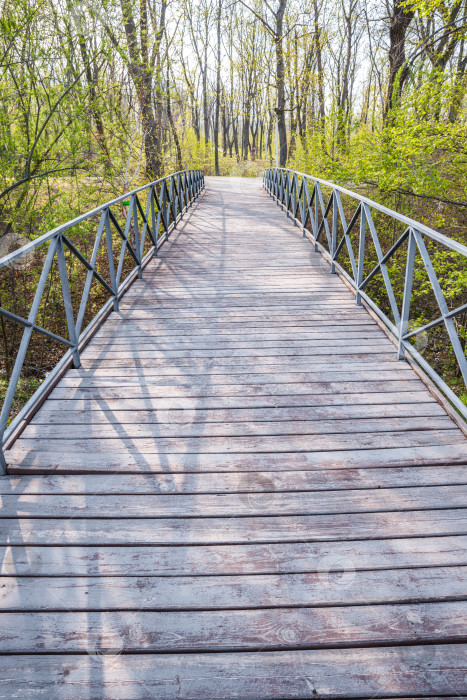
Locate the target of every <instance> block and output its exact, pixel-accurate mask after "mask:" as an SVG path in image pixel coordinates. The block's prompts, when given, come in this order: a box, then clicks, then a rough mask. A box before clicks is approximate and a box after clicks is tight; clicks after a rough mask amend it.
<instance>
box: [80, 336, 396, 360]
mask: <svg viewBox="0 0 467 700" xmlns="http://www.w3.org/2000/svg"><path fill="white" fill-rule="evenodd" d="M361 345H362V340H361V339H359V338H348V339H336V340H333V341H332V342H331V341H330V340H316V341H311V340H307V341H305V340H297V341H295V340H294V339H293V338H290V339H289V340H284V341H279V340H277V341H276V340H271V341H267V340H258V341H254V342H251V343H249V342H248V341H247V340H245V341H240V342H238V343H236V342H233V341H228V342H213V343H207V342H204V341H199V342H197V341H194V340H192V341H190V340H189V339H177V340H174V339H172V340H168V341H164V340H161V341H160V342H157V343H155V344H154V345H153V346H151V345H149V346H148V345H147V344H145V345H144V346H142V347H139V346H136V347H131V348H130V349H129V350H126V349H125V348H122V349H120V348H119V347H115V346H113V345H112V346H111V347H110V348H106V347H103V348H102V347H101V346H97V345H96V346H94V345H89V346H88V347H87V348H86V350H85V351H84V352H83V355H86V357H87V358H88V359H90V358H91V357H99V358H103V357H110V356H111V355H113V354H115V355H117V356H118V357H121V358H125V357H127V358H128V357H130V358H131V357H152V355H156V356H157V353H158V352H161V351H164V352H165V351H167V352H168V353H171V352H178V351H180V350H182V351H183V350H185V349H189V350H190V351H193V352H203V353H206V352H209V353H211V354H212V353H214V355H216V354H217V353H219V356H221V353H225V352H229V353H231V352H232V351H234V350H235V352H236V351H237V350H238V351H239V352H240V351H242V352H244V351H246V350H252V351H253V353H258V352H259V353H260V354H261V352H263V351H264V350H268V349H271V348H274V349H277V350H286V351H287V352H291V354H293V351H294V350H298V349H300V348H307V349H308V351H309V352H314V351H315V350H316V351H321V353H323V351H325V349H326V348H330V347H332V350H333V352H335V353H336V354H339V352H338V351H339V350H340V349H345V350H349V349H351V348H358V349H360V347H361ZM365 347H368V348H371V349H372V350H373V351H375V352H380V351H381V350H384V349H385V348H389V349H390V350H391V351H393V350H394V346H392V345H391V344H390V343H389V341H388V340H387V339H384V338H376V337H375V338H374V339H372V340H371V341H369V342H366V341H365ZM200 357H203V355H200Z"/></svg>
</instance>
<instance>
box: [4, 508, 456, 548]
mask: <svg viewBox="0 0 467 700" xmlns="http://www.w3.org/2000/svg"><path fill="white" fill-rule="evenodd" d="M466 533H467V509H465V508H464V509H462V508H459V509H451V510H432V511H430V510H426V511H402V512H400V513H397V512H396V513H394V512H390V513H374V512H372V513H350V514H346V515H341V514H338V515H307V516H306V515H302V516H266V517H260V516H252V517H248V518H228V517H227V518H188V519H183V518H153V519H144V518H139V519H133V520H132V519H120V518H118V517H114V518H113V519H112V518H109V519H100V520H99V519H84V518H65V519H59V518H56V519H51V520H45V519H38V518H21V519H19V518H12V519H8V518H4V519H0V543H1V544H3V545H7V544H8V545H22V544H37V545H44V544H47V545H56V544H60V545H62V544H86V545H98V544H100V545H110V544H119V545H124V544H127V545H130V544H135V545H136V544H161V545H183V544H210V543H212V544H235V543H239V544H241V543H246V542H258V543H261V542H265V543H267V542H290V541H292V542H297V541H299V542H300V541H304V542H305V541H307V542H318V541H333V540H342V541H343V540H367V539H380V538H382V537H386V538H394V537H413V536H431V537H434V536H436V535H460V534H466Z"/></svg>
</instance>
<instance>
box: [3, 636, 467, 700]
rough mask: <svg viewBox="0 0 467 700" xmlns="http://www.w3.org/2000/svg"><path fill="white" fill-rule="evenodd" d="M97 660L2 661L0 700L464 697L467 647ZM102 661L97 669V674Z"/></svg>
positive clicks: (106, 656)
mask: <svg viewBox="0 0 467 700" xmlns="http://www.w3.org/2000/svg"><path fill="white" fill-rule="evenodd" d="M96 647H97V648H96V651H95V653H94V654H92V655H91V654H84V655H72V654H70V655H63V656H62V655H27V656H23V657H21V673H20V674H18V657H15V656H14V655H6V656H3V657H1V658H0V697H2V695H3V697H4V698H36V697H37V695H38V693H41V694H42V695H44V696H48V697H53V698H54V699H55V698H57V700H76V697H77V693H79V697H80V699H82V700H91V699H94V698H96V697H99V698H101V699H102V700H110V699H112V700H134V698H138V700H151V699H152V698H164V700H221V699H225V698H234V697H237V698H242V699H243V700H283V699H284V698H294V699H295V700H298V699H301V698H310V697H320V698H326V699H327V698H329V699H331V698H336V697H341V698H361V697H367V698H368V697H373V698H389V697H391V698H394V696H397V695H401V696H402V697H407V696H409V695H411V694H414V696H416V697H418V698H420V697H421V696H424V695H426V696H430V697H433V696H436V695H441V696H444V697H446V696H447V695H449V696H457V697H459V696H461V695H467V679H466V674H465V646H464V645H463V644H440V645H428V646H420V645H418V646H396V647H377V648H374V649H332V650H294V651H289V652H287V651H277V652H276V651H268V652H258V653H254V652H252V653H248V654H244V653H243V654H242V653H217V654H209V653H205V654H179V653H177V654H120V653H119V652H118V651H115V650H114V651H113V653H112V651H111V650H107V652H108V653H105V652H106V650H105V649H103V648H102V646H100V644H99V641H98V642H97V644H96ZM96 661H97V667H96Z"/></svg>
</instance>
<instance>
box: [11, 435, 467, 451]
mask: <svg viewBox="0 0 467 700" xmlns="http://www.w3.org/2000/svg"><path fill="white" fill-rule="evenodd" d="M461 437H462V433H460V431H459V429H455V430H449V429H445V430H424V431H422V430H413V431H407V432H405V431H399V432H387V433H355V434H353V435H348V434H345V433H333V434H326V435H317V434H313V435H312V436H309V435H293V436H292V435H290V436H289V435H287V436H285V435H284V436H282V435H270V436H269V435H268V436H266V435H255V436H232V437H229V436H226V437H173V438H172V437H158V436H156V437H153V438H132V437H131V436H128V437H125V438H123V437H121V438H82V439H80V438H77V439H75V438H73V437H70V438H69V439H60V438H57V439H54V440H52V439H50V438H45V439H42V438H28V437H22V438H21V444H22V446H23V449H24V448H26V449H35V450H37V451H39V452H40V451H48V450H49V449H50V447H51V446H53V447H54V448H55V449H56V450H58V451H59V452H81V453H83V454H86V452H88V453H91V454H93V453H99V452H119V453H122V452H125V451H127V452H128V451H129V452H132V451H135V450H136V451H137V452H139V453H141V454H144V455H146V454H157V455H159V456H160V457H161V458H162V455H165V454H177V453H178V454H180V455H182V454H184V455H186V454H193V455H199V454H201V453H204V454H208V453H211V454H213V453H214V454H219V453H221V454H222V453H235V452H237V453H242V452H243V453H245V452H246V453H252V454H254V453H256V452H257V453H263V454H264V453H277V452H306V451H307V452H323V451H330V452H332V451H334V450H336V448H337V447H339V448H340V449H347V450H362V451H363V450H365V449H374V448H375V447H379V448H388V447H406V448H411V447H418V446H421V445H434V446H441V445H443V446H444V445H452V444H456V443H459V439H461ZM51 443H53V445H51Z"/></svg>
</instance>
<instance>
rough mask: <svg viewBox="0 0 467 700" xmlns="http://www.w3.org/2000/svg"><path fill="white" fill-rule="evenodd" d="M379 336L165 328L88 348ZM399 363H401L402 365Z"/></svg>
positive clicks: (373, 331)
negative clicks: (171, 343) (200, 330)
mask: <svg viewBox="0 0 467 700" xmlns="http://www.w3.org/2000/svg"><path fill="white" fill-rule="evenodd" d="M380 337H381V336H380V333H378V329H377V328H371V327H370V328H369V329H368V330H367V331H365V330H360V331H336V332H335V333H333V332H332V331H331V332H329V333H323V332H313V331H307V330H305V331H301V330H296V331H293V332H292V331H288V332H280V331H277V332H273V331H270V330H269V329H268V332H266V331H265V332H264V333H263V332H260V333H258V332H257V330H256V331H255V330H252V331H250V332H248V333H247V332H246V331H245V330H244V329H242V330H241V331H239V330H237V331H236V332H235V331H231V332H230V333H227V332H224V333H217V332H216V331H209V329H206V330H205V332H204V333H202V332H199V333H197V332H196V329H195V328H192V329H191V333H190V332H189V329H181V330H179V331H178V332H175V333H174V332H172V331H170V330H164V329H159V330H158V331H156V332H152V333H145V334H143V333H142V332H140V334H139V336H137V337H133V338H131V337H128V335H127V334H126V333H125V334H123V333H122V334H121V336H117V337H112V338H110V339H108V338H106V337H103V336H100V337H99V338H93V340H92V343H91V345H93V346H99V347H102V348H103V349H105V348H106V347H112V346H113V345H118V346H119V347H120V345H129V346H131V347H134V346H137V345H138V344H139V343H143V344H145V345H157V344H158V343H160V342H165V343H166V342H179V339H180V338H182V339H183V340H189V341H197V342H198V343H201V342H203V343H206V344H212V343H231V342H235V343H239V342H244V341H248V342H249V343H251V342H276V341H278V340H280V341H282V342H287V341H289V340H291V339H292V340H294V341H308V340H310V341H313V342H315V343H316V342H317V341H323V340H326V341H329V340H336V339H338V340H347V339H352V340H354V341H355V340H358V341H360V342H363V341H365V340H367V339H369V340H373V339H377V338H380ZM401 364H402V363H401Z"/></svg>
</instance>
